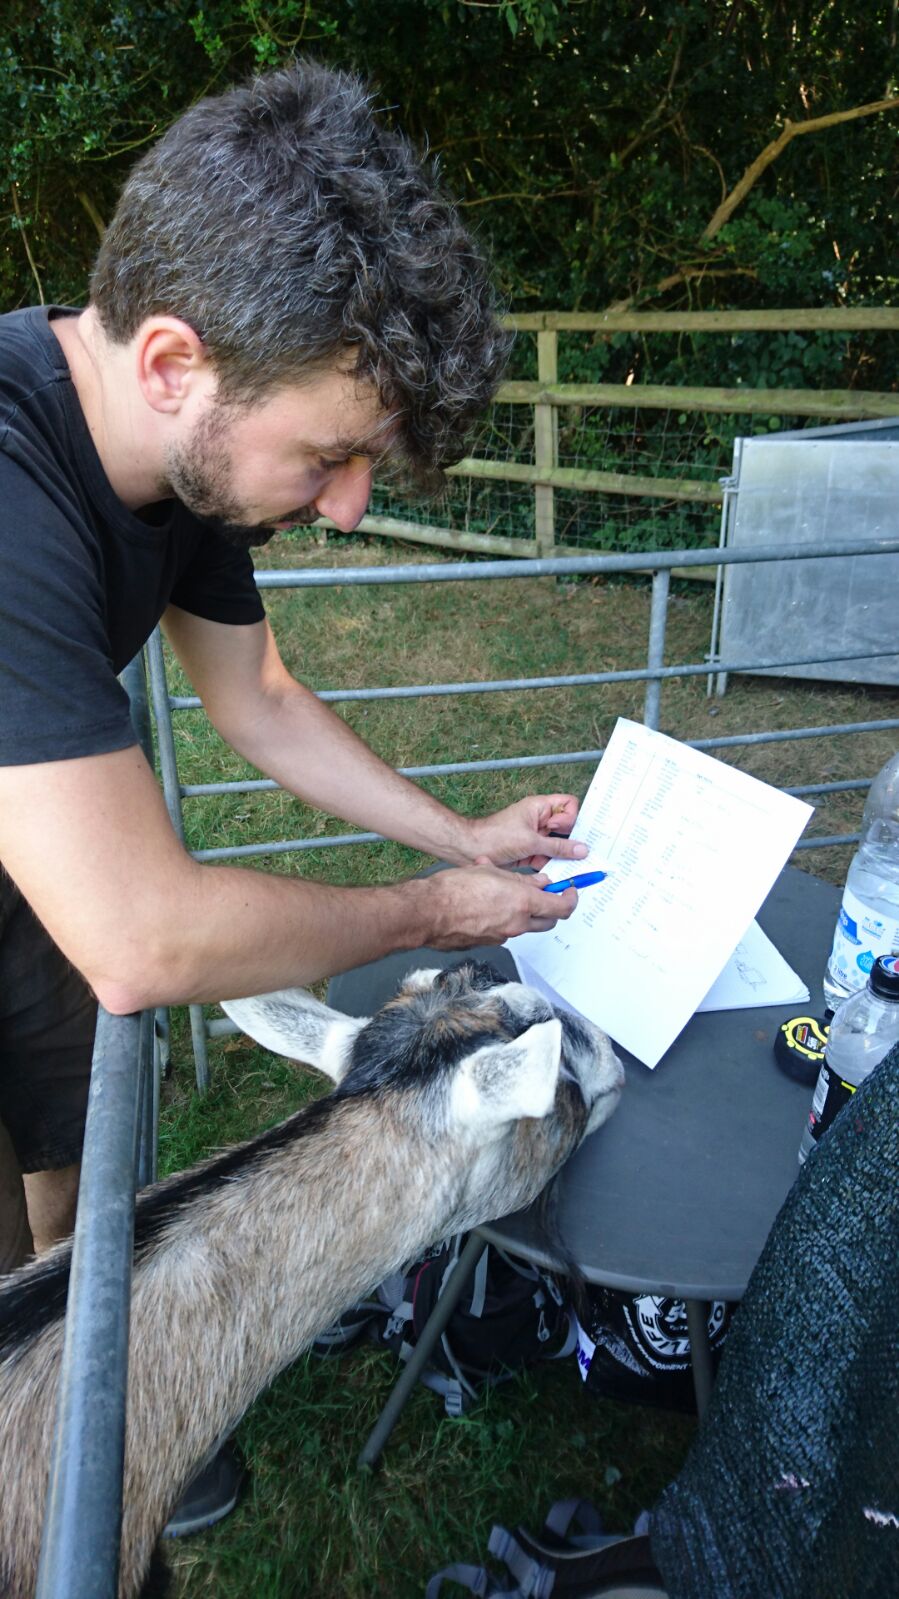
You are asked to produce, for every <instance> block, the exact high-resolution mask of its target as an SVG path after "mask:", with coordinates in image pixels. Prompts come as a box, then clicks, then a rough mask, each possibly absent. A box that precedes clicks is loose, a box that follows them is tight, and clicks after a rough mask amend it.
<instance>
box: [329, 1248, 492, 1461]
mask: <svg viewBox="0 0 899 1599" xmlns="http://www.w3.org/2000/svg"><path fill="white" fill-rule="evenodd" d="M486 1248H487V1245H486V1244H485V1243H484V1240H483V1239H482V1238H479V1237H478V1235H477V1233H471V1234H470V1236H469V1238H468V1241H467V1243H466V1245H465V1248H464V1249H463V1251H462V1253H461V1255H460V1256H459V1259H458V1260H457V1261H456V1264H455V1266H454V1267H453V1270H452V1272H451V1273H450V1276H449V1278H448V1279H447V1284H446V1287H445V1288H444V1290H443V1293H442V1294H441V1295H440V1298H439V1299H438V1301H437V1303H436V1305H435V1306H434V1309H433V1310H432V1311H431V1314H430V1316H429V1317H428V1320H427V1322H426V1324H425V1327H424V1329H423V1331H422V1335H421V1337H420V1338H419V1340H418V1343H417V1344H416V1345H415V1348H414V1349H413V1351H412V1354H411V1355H410V1356H409V1359H408V1360H407V1362H406V1364H405V1366H404V1368H403V1370H402V1372H401V1373H400V1376H399V1377H398V1379H397V1381H396V1383H395V1384H394V1387H393V1389H392V1390H391V1393H390V1397H389V1398H388V1400H387V1403H386V1405H385V1406H384V1409H383V1410H382V1411H381V1414H380V1416H379V1417H378V1419H377V1421H376V1422H375V1424H374V1426H373V1427H372V1430H371V1432H370V1433H369V1435H368V1437H367V1439H366V1441H365V1444H364V1446H363V1448H362V1450H361V1452H360V1454H359V1457H358V1459H357V1461H356V1464H357V1466H360V1467H362V1466H374V1465H375V1464H376V1463H377V1460H378V1457H379V1456H380V1454H381V1451H382V1449H383V1448H384V1445H385V1444H386V1442H387V1440H388V1438H389V1437H390V1434H391V1433H392V1432H393V1429H394V1427H395V1426H396V1424H397V1422H398V1421H399V1418H400V1415H401V1413H402V1411H403V1407H404V1406H405V1404H406V1401H407V1399H408V1398H409V1395H410V1394H411V1392H412V1390H413V1388H414V1387H415V1384H416V1383H417V1382H418V1379H419V1377H420V1376H421V1373H422V1372H423V1371H424V1368H425V1366H426V1365H427V1364H428V1361H429V1359H430V1357H431V1354H432V1352H433V1350H434V1349H435V1347H436V1345H437V1343H438V1341H439V1339H440V1337H441V1335H442V1334H443V1331H444V1329H445V1328H446V1326H447V1323H448V1322H449V1319H450V1317H451V1316H452V1313H453V1311H454V1310H455V1308H456V1306H457V1304H458V1303H459V1300H460V1299H461V1297H462V1294H463V1293H464V1291H465V1285H466V1283H467V1282H468V1281H469V1279H470V1278H471V1277H472V1275H473V1273H474V1270H475V1267H476V1266H477V1263H478V1261H479V1260H480V1258H481V1256H482V1255H483V1253H484V1250H485V1249H486Z"/></svg>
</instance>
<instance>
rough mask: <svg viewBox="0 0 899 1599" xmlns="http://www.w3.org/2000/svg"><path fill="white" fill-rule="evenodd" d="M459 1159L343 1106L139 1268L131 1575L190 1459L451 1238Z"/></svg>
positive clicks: (130, 1453) (131, 1432)
mask: <svg viewBox="0 0 899 1599" xmlns="http://www.w3.org/2000/svg"><path fill="white" fill-rule="evenodd" d="M458 1153H459V1152H458V1151H456V1161H455V1162H454V1161H453V1160H452V1158H451V1156H450V1151H449V1149H448V1147H446V1146H442V1147H441V1148H435V1147H434V1146H432V1145H427V1144H426V1143H425V1142H424V1140H423V1139H422V1138H421V1136H420V1135H418V1136H412V1135H411V1134H410V1131H409V1129H408V1128H407V1127H405V1126H404V1125H403V1120H402V1118H401V1117H398V1116H397V1115H396V1114H394V1113H392V1112H391V1108H390V1102H389V1101H385V1102H381V1103H380V1104H379V1103H378V1102H377V1101H375V1102H372V1101H371V1100H362V1101H358V1100H349V1101H344V1102H342V1103H340V1104H339V1105H337V1106H335V1107H334V1110H333V1112H332V1114H331V1116H330V1118H329V1120H328V1122H327V1124H326V1125H325V1127H323V1128H322V1129H320V1130H317V1131H316V1132H315V1133H313V1134H310V1135H306V1136H304V1137H301V1138H300V1139H299V1140H297V1141H296V1142H294V1143H293V1144H288V1145H286V1146H285V1147H284V1148H282V1149H279V1150H277V1151H275V1152H273V1153H271V1154H269V1155H267V1156H266V1158H265V1160H264V1162H263V1163H262V1164H261V1165H260V1166H259V1167H258V1169H257V1170H255V1171H252V1170H251V1171H249V1172H248V1173H247V1174H246V1175H245V1176H242V1177H240V1178H238V1179H236V1180H234V1181H229V1182H228V1183H226V1184H224V1185H222V1186H221V1187H219V1188H218V1189H217V1190H216V1191H214V1192H213V1193H212V1194H210V1195H209V1196H208V1197H207V1198H205V1199H203V1200H201V1201H199V1202H198V1203H196V1204H194V1205H192V1206H191V1207H190V1208H189V1209H188V1210H187V1211H186V1212H185V1213H184V1215H183V1217H182V1218H180V1219H179V1220H178V1221H177V1222H176V1223H175V1224H174V1225H173V1227H172V1228H171V1230H170V1231H169V1232H168V1233H167V1234H166V1235H165V1236H164V1237H163V1238H162V1239H161V1241H160V1246H159V1247H158V1249H156V1251H155V1252H154V1254H153V1255H152V1256H151V1257H150V1258H149V1259H148V1260H147V1262H146V1263H145V1264H144V1265H142V1266H141V1267H139V1269H138V1271H137V1274H136V1279H135V1285H134V1292H133V1297H132V1339H131V1372H130V1379H129V1423H128V1447H127V1465H126V1501H127V1502H128V1504H129V1505H135V1504H139V1505H141V1506H142V1510H141V1520H142V1521H143V1519H144V1510H143V1507H148V1506H153V1507H155V1512H156V1513H155V1516H154V1522H158V1525H154V1526H153V1527H152V1529H151V1528H150V1527H146V1529H145V1530H144V1529H138V1528H137V1527H135V1531H136V1532H137V1537H138V1540H139V1542H140V1543H141V1545H142V1546H141V1547H139V1548H136V1549H135V1551H134V1553H135V1556H136V1557H137V1560H138V1562H142V1561H143V1560H144V1559H145V1558H146V1555H147V1552H148V1551H147V1547H146V1544H145V1540H146V1538H147V1537H148V1536H150V1534H151V1533H152V1536H155V1534H156V1533H157V1532H158V1530H159V1526H161V1524H162V1521H163V1520H164V1519H165V1516H166V1515H167V1513H168V1510H169V1508H170V1504H171V1502H172V1499H173V1497H174V1494H175V1493H177V1491H180V1488H181V1486H183V1484H184V1482H185V1481H186V1480H187V1478H188V1476H189V1475H190V1472H191V1470H192V1468H193V1466H194V1465H195V1464H196V1462H197V1460H198V1458H199V1457H201V1456H203V1455H205V1454H206V1453H207V1452H209V1451H211V1450H212V1449H213V1448H214V1446H215V1444H216V1443H217V1441H218V1440H219V1439H220V1438H222V1437H224V1436H226V1435H227V1433H228V1432H229V1431H230V1430H231V1429H232V1428H233V1426H234V1424H235V1423H236V1421H237V1419H238V1418H239V1417H240V1416H241V1415H242V1414H243V1412H244V1410H245V1409H246V1408H247V1406H248V1405H249V1404H250V1403H251V1402H252V1401H253V1399H254V1398H255V1397H256V1396H257V1394H259V1393H260V1392H261V1391H262V1390H263V1389H264V1388H265V1387H266V1386H267V1385H268V1384H269V1383H270V1382H271V1381H272V1379H273V1378H274V1377H275V1375H276V1374H277V1373H278V1372H279V1371H281V1370H282V1369H283V1367H284V1366H286V1365H287V1364H288V1363H289V1362H290V1361H291V1360H292V1359H294V1358H295V1357H296V1355H297V1354H298V1353H299V1352H300V1351H301V1350H302V1349H304V1348H306V1347H307V1346H308V1345H309V1343H311V1341H312V1339H313V1338H314V1337H315V1336H316V1335H317V1334H318V1333H320V1332H321V1331H322V1330H323V1329H324V1328H325V1327H327V1326H328V1325H330V1323H331V1322H332V1321H333V1320H334V1319H335V1318H336V1316H337V1315H339V1313H340V1312H341V1311H342V1310H343V1309H345V1308H346V1306H347V1305H349V1304H351V1303H353V1302H354V1301H355V1300H357V1299H360V1298H362V1297H363V1295H365V1294H366V1293H367V1292H368V1291H369V1290H370V1289H372V1288H373V1287H374V1286H375V1285H376V1284H377V1283H378V1282H380V1281H381V1279H382V1278H383V1277H385V1276H387V1275H388V1274H389V1273H390V1272H392V1271H395V1270H396V1269H397V1268H398V1267H399V1266H400V1265H401V1264H403V1263H404V1262H405V1261H407V1260H408V1259H410V1258H411V1257H412V1256H413V1255H414V1254H415V1253H416V1252H417V1251H418V1250H420V1249H421V1248H422V1247H424V1246H425V1245H427V1244H429V1243H431V1242H433V1241H434V1239H435V1238H440V1237H442V1236H443V1235H444V1234H445V1233H447V1232H448V1231H451V1230H453V1229H454V1225H455V1221H456V1212H457V1205H458V1196H459V1190H460V1188H462V1187H463V1186H464V1184H463V1181H462V1178H461V1175H460V1173H459V1172H458V1171H457V1170H456V1169H455V1168H456V1166H457V1164H458ZM160 1417H163V1418H166V1417H167V1418H168V1421H167V1422H166V1421H163V1425H162V1428H160V1424H159V1423H160ZM127 1519H128V1518H127V1517H126V1521H127ZM129 1536H130V1529H129V1528H128V1526H127V1525H126V1531H125V1543H126V1545H127V1542H128V1539H129ZM152 1536H150V1542H151V1543H152Z"/></svg>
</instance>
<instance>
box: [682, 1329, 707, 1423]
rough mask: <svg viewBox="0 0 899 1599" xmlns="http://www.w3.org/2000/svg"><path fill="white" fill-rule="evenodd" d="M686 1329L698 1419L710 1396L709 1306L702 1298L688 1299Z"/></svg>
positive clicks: (700, 1417)
mask: <svg viewBox="0 0 899 1599" xmlns="http://www.w3.org/2000/svg"><path fill="white" fill-rule="evenodd" d="M685 1303H686V1306H687V1330H688V1332H689V1334H690V1361H691V1364H692V1367H693V1387H694V1389H695V1391H696V1409H697V1411H698V1412H699V1419H700V1421H701V1420H702V1418H703V1416H704V1415H705V1413H706V1410H707V1409H708V1403H709V1400H710V1398H711V1396H712V1381H713V1374H712V1351H711V1348H710V1345H709V1307H708V1305H707V1304H706V1301H705V1300H704V1299H688V1300H686V1301H685Z"/></svg>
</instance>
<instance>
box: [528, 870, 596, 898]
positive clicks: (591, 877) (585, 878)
mask: <svg viewBox="0 0 899 1599" xmlns="http://www.w3.org/2000/svg"><path fill="white" fill-rule="evenodd" d="M607 876H608V873H607V872H579V873H578V875H577V877H563V878H562V880H561V882H559V883H547V885H546V887H545V889H544V890H543V892H544V894H564V892H565V890H566V888H589V887H590V884H591V883H601V882H602V880H603V878H604V877H607Z"/></svg>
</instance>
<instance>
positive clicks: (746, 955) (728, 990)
mask: <svg viewBox="0 0 899 1599" xmlns="http://www.w3.org/2000/svg"><path fill="white" fill-rule="evenodd" d="M810 998H811V995H810V994H809V991H808V989H807V988H806V986H805V984H804V982H803V981H802V978H801V977H797V975H796V973H795V972H794V970H793V968H792V966H789V965H788V964H787V962H786V961H785V960H784V958H783V956H782V955H781V953H780V951H779V950H778V949H775V947H774V945H773V944H772V942H771V940H770V938H768V936H767V935H766V934H765V933H763V932H762V929H761V928H760V927H759V924H758V922H753V923H752V925H751V927H749V929H748V930H747V931H746V932H745V933H744V934H743V937H742V938H741V939H740V942H739V944H738V945H737V947H736V949H735V950H734V952H733V954H732V955H731V958H730V960H729V961H728V963H727V965H726V966H725V968H724V970H723V972H722V973H721V975H720V977H716V978H715V981H714V983H713V984H712V986H711V988H710V989H709V991H708V993H707V994H706V996H705V999H704V1000H702V1001H701V1003H700V1004H699V1005H697V1007H696V1009H697V1010H748V1009H750V1008H751V1007H753V1006H758V1005H806V1004H807V1003H808V1001H809V999H810Z"/></svg>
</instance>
